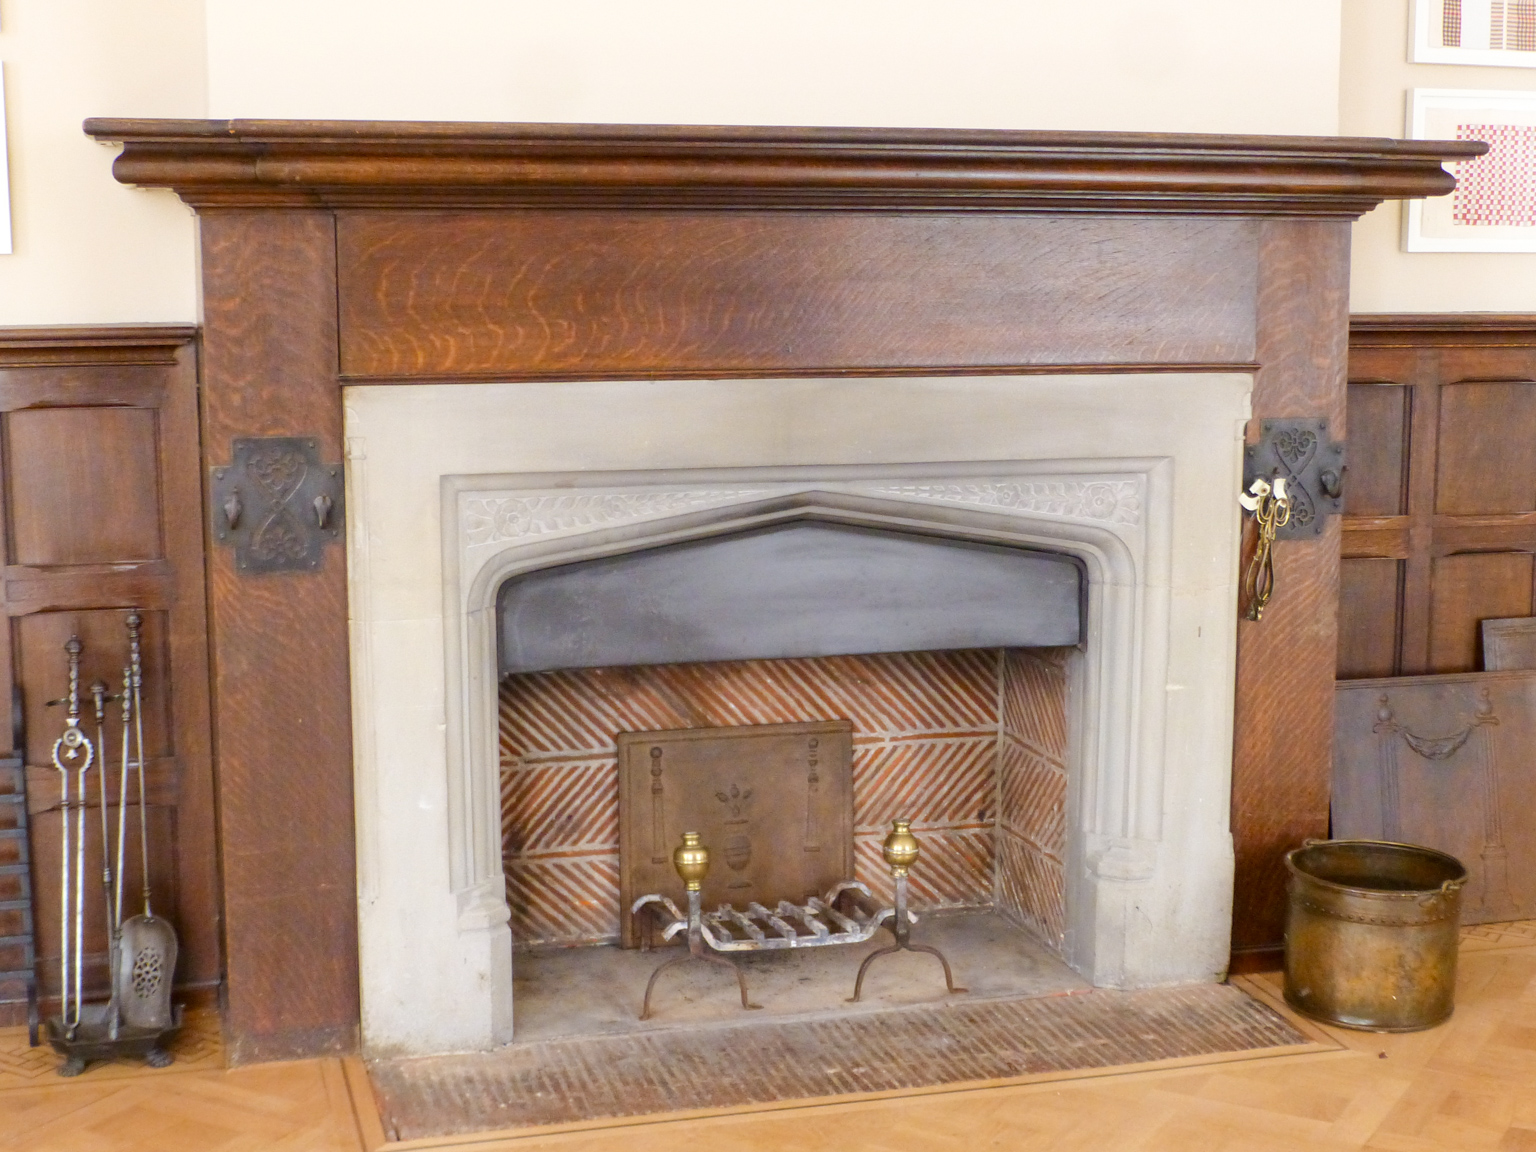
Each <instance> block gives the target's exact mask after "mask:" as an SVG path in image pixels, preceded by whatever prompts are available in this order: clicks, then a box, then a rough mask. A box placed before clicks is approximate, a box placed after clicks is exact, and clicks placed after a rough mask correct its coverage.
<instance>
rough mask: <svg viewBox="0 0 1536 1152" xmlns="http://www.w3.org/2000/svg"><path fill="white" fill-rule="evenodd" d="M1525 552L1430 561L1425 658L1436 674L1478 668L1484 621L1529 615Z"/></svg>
mask: <svg viewBox="0 0 1536 1152" xmlns="http://www.w3.org/2000/svg"><path fill="white" fill-rule="evenodd" d="M1532 560H1533V557H1532V556H1531V554H1530V553H1528V552H1482V553H1475V552H1474V553H1464V554H1462V555H1459V556H1441V557H1438V558H1436V559H1435V560H1434V562H1433V563H1434V598H1433V600H1432V601H1431V606H1430V621H1431V624H1430V633H1429V657H1430V662H1431V663H1432V664H1433V665H1434V668H1435V671H1436V672H1476V671H1479V670H1480V669H1481V668H1482V628H1481V624H1482V622H1483V621H1484V620H1489V619H1499V618H1502V617H1506V616H1529V615H1531V577H1532V567H1533V566H1532Z"/></svg>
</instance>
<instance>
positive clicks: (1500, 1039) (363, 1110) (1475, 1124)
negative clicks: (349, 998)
mask: <svg viewBox="0 0 1536 1152" xmlns="http://www.w3.org/2000/svg"><path fill="white" fill-rule="evenodd" d="M1485 929H1486V926H1485V928H1480V929H1477V930H1474V931H1473V932H1471V933H1469V935H1468V938H1467V939H1466V941H1465V943H1464V946H1463V951H1462V957H1461V975H1460V981H1459V985H1458V990H1457V1009H1456V1014H1455V1016H1453V1017H1452V1019H1451V1020H1450V1022H1448V1023H1447V1024H1444V1025H1442V1026H1441V1027H1439V1028H1436V1029H1433V1030H1431V1031H1429V1032H1420V1033H1414V1034H1410V1035H1405V1036H1378V1035H1373V1034H1370V1033H1358V1032H1349V1031H1346V1030H1343V1029H1327V1030H1326V1031H1327V1033H1328V1034H1329V1035H1330V1036H1332V1037H1333V1038H1334V1039H1335V1040H1336V1041H1337V1042H1338V1043H1339V1044H1340V1045H1342V1047H1341V1048H1340V1049H1338V1050H1337V1051H1332V1052H1321V1053H1311V1054H1304V1055H1294V1056H1277V1057H1268V1058H1262V1059H1257V1060H1255V1059H1249V1060H1245V1061H1239V1062H1230V1063H1229V1062H1218V1063H1206V1064H1202V1065H1201V1066H1199V1067H1193V1068H1191V1067H1181V1068H1174V1069H1160V1070H1152V1071H1133V1072H1125V1073H1120V1074H1111V1075H1102V1076H1098V1077H1096V1078H1091V1079H1078V1080H1066V1081H1060V1080H1058V1081H1054V1082H1041V1083H1032V1084H1022V1085H1020V1084H1015V1085H1009V1086H1006V1087H997V1088H975V1089H967V1090H964V1091H958V1092H941V1093H935V1094H930V1095H923V1096H915V1097H904V1098H899V1099H884V1100H870V1101H854V1102H848V1103H834V1104H813V1105H806V1106H799V1107H793V1108H783V1109H777V1110H768V1111H762V1110H759V1111H754V1112H746V1113H740V1112H738V1113H735V1114H728V1115H712V1116H704V1117H697V1118H690V1119H672V1120H661V1121H650V1122H644V1121H642V1122H638V1123H634V1122H631V1123H621V1124H615V1125H611V1126H608V1127H598V1128H589V1129H586V1130H582V1131H566V1132H560V1133H546V1134H530V1135H522V1136H518V1137H497V1136H492V1135H481V1136H472V1137H456V1138H449V1139H444V1140H438V1141H412V1142H408V1143H390V1144H388V1145H385V1147H386V1148H387V1149H389V1152H417V1150H425V1149H450V1148H451V1149H456V1150H460V1152H675V1150H676V1149H677V1148H678V1147H682V1146H707V1147H709V1148H710V1149H711V1152H763V1150H768V1149H772V1150H774V1152H852V1150H854V1149H858V1150H869V1152H911V1150H912V1149H914V1148H921V1149H923V1152H981V1150H983V1149H992V1148H996V1149H1008V1150H1010V1152H1013V1150H1018V1152H1035V1150H1037V1149H1038V1150H1042V1152H1043V1150H1045V1149H1050V1150H1051V1152H1108V1150H1111V1149H1113V1150H1114V1152H1122V1150H1125V1152H1303V1150H1306V1152H1349V1150H1369V1152H1476V1150H1488V1152H1536V925H1522V926H1519V927H1515V928H1511V927H1510V926H1503V927H1502V928H1501V929H1500V930H1499V931H1498V932H1490V931H1486V930H1485ZM1243 982H1244V984H1245V987H1247V988H1248V989H1249V990H1250V991H1253V992H1254V993H1255V994H1257V995H1261V996H1264V997H1266V998H1267V999H1270V1000H1271V1002H1273V1001H1274V999H1275V998H1276V997H1277V992H1278V987H1279V980H1278V977H1275V976H1261V977H1246V978H1244V981H1243ZM25 1043H26V1039H25V1032H24V1031H20V1030H15V1029H6V1030H4V1031H3V1032H0V1054H3V1053H9V1052H13V1050H14V1049H15V1048H16V1047H18V1046H20V1047H24V1046H25ZM0 1058H3V1056H0ZM382 1139H383V1133H382V1131H381V1130H380V1129H379V1128H378V1121H377V1117H376V1114H375V1113H373V1111H372V1107H371V1095H370V1093H369V1092H368V1090H367V1085H366V1083H365V1081H364V1078H363V1074H362V1072H361V1066H360V1064H358V1063H357V1062H356V1061H339V1060H307V1061H295V1062H293V1063H290V1064H274V1065H261V1066H257V1067H253V1068H243V1069H235V1070H231V1071H223V1070H221V1069H218V1068H207V1067H198V1066H195V1065H194V1064H192V1063H187V1064H180V1063H179V1064H177V1065H173V1066H172V1067H171V1068H170V1069H166V1070H164V1071H161V1072H144V1071H137V1072H136V1071H135V1070H133V1069H127V1068H123V1069H119V1068H103V1069H93V1070H92V1071H90V1072H87V1073H86V1075H84V1076H82V1077H80V1078H79V1079H78V1080H72V1081H60V1080H56V1079H55V1080H53V1081H52V1082H48V1081H47V1079H46V1078H43V1077H15V1078H12V1077H9V1076H5V1077H4V1078H3V1079H0V1150H3V1152H12V1150H16V1152H22V1150H25V1152H45V1150H46V1152H55V1150H57V1152H107V1150H111V1152H139V1150H145V1152H147V1150H150V1149H154V1150H155V1152H205V1150H207V1152H215V1150H217V1152H226V1150H227V1152H246V1150H256V1149H263V1150H265V1149H278V1150H282V1152H373V1150H375V1149H377V1148H379V1146H380V1143H381V1142H382Z"/></svg>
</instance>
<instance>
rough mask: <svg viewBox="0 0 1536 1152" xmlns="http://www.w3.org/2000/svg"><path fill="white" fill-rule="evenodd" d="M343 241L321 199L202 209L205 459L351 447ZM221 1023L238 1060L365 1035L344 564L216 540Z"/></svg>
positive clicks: (333, 1045)
mask: <svg viewBox="0 0 1536 1152" xmlns="http://www.w3.org/2000/svg"><path fill="white" fill-rule="evenodd" d="M334 251H335V238H334V234H333V226H332V221H331V219H330V217H329V216H328V215H326V214H323V213H303V212H298V213H285V214H264V213H255V212H209V213H205V214H204V215H203V217H202V256H203V277H204V280H203V283H204V302H205V303H204V307H205V326H204V336H203V341H204V344H203V346H204V355H205V360H204V387H203V434H204V440H203V446H204V465H205V467H212V466H215V465H220V464H227V463H228V462H229V459H230V455H229V454H230V441H231V440H232V439H233V438H234V437H236V436H273V435H303V436H313V437H315V438H317V439H318V440H319V443H320V449H319V451H320V456H321V458H322V460H327V461H330V460H337V459H339V458H340V456H341V406H340V403H339V399H340V397H339V393H338V391H337V387H336V319H335V315H336V314H335V304H334V301H335V265H334ZM208 564H209V597H210V618H211V630H210V642H211V648H212V655H213V701H214V705H213V706H214V716H215V724H216V731H217V732H218V741H219V801H220V809H221V815H222V827H223V842H222V860H223V879H224V914H225V938H226V940H227V942H228V948H229V962H228V976H227V981H228V992H227V997H228V1014H227V1018H226V1023H227V1027H228V1039H229V1051H230V1058H231V1059H232V1060H233V1061H235V1062H244V1061H252V1060H262V1059H276V1058H282V1057H287V1056H292V1055H298V1054H303V1053H314V1052H319V1051H335V1050H346V1049H350V1048H351V1047H353V1046H354V1045H355V1044H356V1040H357V1018H358V991H357V907H356V888H355V878H356V866H355V863H354V856H353V834H352V827H353V823H352V744H351V703H350V697H349V686H348V683H349V682H348V656H347V653H348V647H347V629H346V621H347V601H346V563H345V559H344V557H343V554H342V552H341V549H339V548H332V549H328V550H327V552H326V554H325V557H324V560H323V561H322V565H321V568H320V569H319V570H318V571H316V572H312V573H308V572H307V573H296V574H279V575H267V576H256V577H242V576H238V575H237V574H236V573H235V570H234V562H233V558H232V555H231V553H230V551H229V550H228V549H225V548H214V549H213V550H211V552H210V554H209V561H208Z"/></svg>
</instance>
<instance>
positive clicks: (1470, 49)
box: [1408, 0, 1536, 68]
mask: <svg viewBox="0 0 1536 1152" xmlns="http://www.w3.org/2000/svg"><path fill="white" fill-rule="evenodd" d="M1451 39H1454V40H1455V41H1456V43H1447V42H1446V41H1447V40H1451ZM1408 59H1409V60H1411V61H1412V62H1413V63H1415V64H1475V65H1482V66H1485V67H1493V68H1536V5H1531V4H1530V3H1529V0H1413V18H1412V19H1411V20H1410V21H1409V45H1408Z"/></svg>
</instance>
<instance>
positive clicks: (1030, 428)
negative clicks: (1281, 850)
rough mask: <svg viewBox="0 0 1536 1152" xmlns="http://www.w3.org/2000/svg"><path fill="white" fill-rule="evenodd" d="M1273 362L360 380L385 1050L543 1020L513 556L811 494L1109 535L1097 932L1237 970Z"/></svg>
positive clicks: (1080, 692)
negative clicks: (513, 901)
mask: <svg viewBox="0 0 1536 1152" xmlns="http://www.w3.org/2000/svg"><path fill="white" fill-rule="evenodd" d="M1251 385H1252V381H1251V378H1250V377H1248V376H1246V375H1240V374H1231V373H1211V374H1194V373H1191V374H1176V373H1159V374H1142V375H1135V374H1124V375H1114V376H1081V375H1068V376H1012V377H1010V376H965V377H960V376H949V377H925V378H886V379H787V380H734V381H707V380H689V381H638V382H623V381H607V382H574V383H570V382H565V383H522V384H477V385H421V386H413V385H381V386H358V387H350V388H348V389H347V390H346V400H345V403H346V433H347V440H348V477H347V479H348V531H349V565H350V577H351V626H352V653H353V658H352V662H353V677H354V679H353V686H354V688H353V700H354V733H355V747H356V789H357V820H358V867H359V880H358V892H359V918H360V939H361V972H362V993H363V1030H364V1037H365V1042H366V1044H367V1046H368V1048H369V1050H370V1051H373V1052H378V1053H404V1052H410V1053H425V1052H435V1051H449V1050H463V1049H473V1048H484V1047H489V1046H492V1045H494V1044H496V1043H500V1042H504V1041H506V1040H507V1039H509V1038H510V1037H511V1033H512V1027H513V1022H514V1021H513V1007H514V1006H513V1003H512V995H511V962H512V957H511V948H510V943H511V940H510V934H509V930H508V928H507V910H506V901H505V895H504V887H503V881H502V876H501V862H500V843H499V835H500V819H499V817H500V807H499V804H500V801H499V792H498V789H497V764H496V748H495V722H494V716H495V704H494V699H495V681H496V671H495V632H494V629H495V611H494V605H495V594H496V589H497V587H498V586H499V584H500V582H501V581H502V580H503V579H505V578H506V577H507V576H508V575H511V574H513V573H515V572H520V571H528V570H531V569H533V568H536V567H543V566H547V565H550V564H555V563H564V562H568V561H570V560H573V559H578V558H585V557H590V556H595V555H605V554H612V553H614V552H619V551H626V550H633V549H634V548H637V547H649V546H654V545H655V544H659V543H665V542H669V541H672V540H679V539H689V538H697V537H699V536H701V535H707V534H711V533H714V532H719V531H732V530H736V529H739V528H742V527H750V526H755V525H758V524H762V523H768V522H772V521H773V520H774V519H775V518H785V517H795V516H815V517H821V518H826V519H838V520H842V521H845V522H852V523H860V524H870V525H878V526H885V527H893V528H902V527H907V528H912V529H916V530H920V531H925V532H930V533H940V534H946V535H956V536H962V537H965V538H968V539H978V540H993V541H998V542H1003V543H1010V542H1011V543H1016V544H1021V545H1029V546H1032V547H1050V548H1055V549H1058V550H1061V551H1064V552H1069V553H1071V554H1074V555H1077V556H1079V557H1080V558H1081V559H1082V560H1083V562H1084V564H1085V567H1086V569H1087V572H1088V578H1089V587H1090V594H1089V606H1088V616H1087V629H1086V631H1087V635H1088V644H1087V654H1086V656H1085V658H1084V660H1083V661H1082V662H1081V670H1080V672H1079V674H1078V679H1077V680H1076V681H1075V682H1074V685H1073V690H1072V696H1073V701H1072V708H1073V723H1074V727H1075V730H1074V734H1073V749H1074V753H1073V755H1074V764H1073V766H1072V770H1071V778H1072V785H1071V788H1070V790H1069V797H1068V805H1069V810H1070V811H1069V819H1068V824H1069V827H1071V828H1073V829H1074V832H1075V834H1074V835H1073V836H1072V837H1070V838H1071V839H1072V844H1071V847H1070V849H1069V859H1068V862H1067V868H1068V924H1069V930H1068V935H1067V942H1066V948H1067V956H1068V959H1069V961H1071V962H1072V963H1073V964H1074V965H1075V966H1077V967H1078V968H1079V970H1081V971H1083V972H1084V973H1085V974H1087V975H1089V976H1090V977H1091V978H1092V979H1094V980H1095V982H1096V983H1099V984H1107V985H1121V986H1133V985H1147V984H1159V983H1176V982H1187V981H1195V980H1201V979H1213V978H1216V977H1218V976H1219V975H1220V973H1221V972H1222V970H1223V969H1224V966H1225V963H1226V955H1227V948H1228V932H1229V925H1230V909H1231V893H1232V856H1231V841H1230V835H1229V832H1228V810H1229V804H1230V760H1231V729H1232V693H1233V669H1234V665H1235V638H1236V598H1237V596H1236V591H1237V590H1236V569H1237V555H1238V553H1237V547H1238V513H1237V506H1236V502H1235V494H1236V492H1237V489H1238V484H1239V479H1240V475H1241V430H1242V426H1243V423H1244V421H1245V420H1246V419H1247V416H1248V395H1249V391H1250V389H1251Z"/></svg>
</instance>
